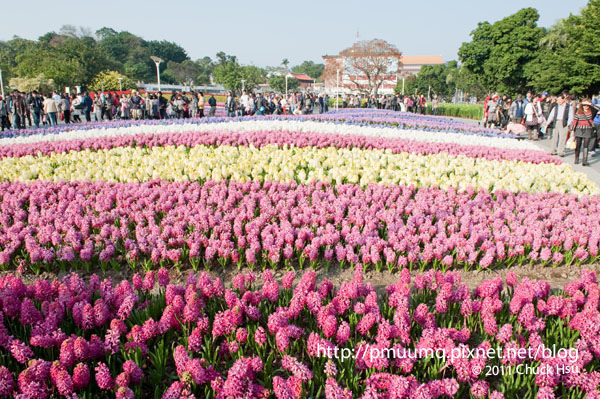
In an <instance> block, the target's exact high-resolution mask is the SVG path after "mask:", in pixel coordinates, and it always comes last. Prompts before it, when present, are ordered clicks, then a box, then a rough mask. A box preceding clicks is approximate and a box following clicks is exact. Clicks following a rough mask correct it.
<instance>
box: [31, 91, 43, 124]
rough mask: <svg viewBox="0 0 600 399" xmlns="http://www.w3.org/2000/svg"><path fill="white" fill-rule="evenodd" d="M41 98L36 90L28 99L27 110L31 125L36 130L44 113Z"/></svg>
mask: <svg viewBox="0 0 600 399" xmlns="http://www.w3.org/2000/svg"><path fill="white" fill-rule="evenodd" d="M41 97H42V96H41V94H40V93H38V92H37V90H34V91H33V93H32V94H31V97H30V99H29V109H30V110H31V113H32V117H33V124H34V125H35V127H36V128H39V127H40V121H41V120H42V114H43V112H44V100H42V98H41Z"/></svg>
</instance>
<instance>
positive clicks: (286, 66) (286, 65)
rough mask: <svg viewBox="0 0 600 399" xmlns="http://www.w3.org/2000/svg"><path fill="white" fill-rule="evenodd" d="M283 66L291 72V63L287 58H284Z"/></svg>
mask: <svg viewBox="0 0 600 399" xmlns="http://www.w3.org/2000/svg"><path fill="white" fill-rule="evenodd" d="M281 65H283V68H284V69H285V71H286V72H287V71H289V65H290V61H289V60H288V59H287V58H284V59H283V61H281Z"/></svg>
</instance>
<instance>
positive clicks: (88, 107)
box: [82, 91, 94, 122]
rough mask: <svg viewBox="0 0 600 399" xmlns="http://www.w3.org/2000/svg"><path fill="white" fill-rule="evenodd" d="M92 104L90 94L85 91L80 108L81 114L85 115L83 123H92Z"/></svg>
mask: <svg viewBox="0 0 600 399" xmlns="http://www.w3.org/2000/svg"><path fill="white" fill-rule="evenodd" d="M93 104H94V102H93V101H92V97H90V93H88V92H87V91H86V92H85V93H83V107H82V111H83V114H84V115H85V121H86V122H91V121H92V115H91V114H92V105H93Z"/></svg>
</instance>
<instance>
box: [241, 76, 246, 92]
mask: <svg viewBox="0 0 600 399" xmlns="http://www.w3.org/2000/svg"><path fill="white" fill-rule="evenodd" d="M245 83H246V79H242V92H244V91H246V84H245Z"/></svg>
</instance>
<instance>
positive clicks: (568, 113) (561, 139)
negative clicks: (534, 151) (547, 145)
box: [546, 95, 573, 157]
mask: <svg viewBox="0 0 600 399" xmlns="http://www.w3.org/2000/svg"><path fill="white" fill-rule="evenodd" d="M572 121H573V107H571V105H570V104H569V103H568V102H567V100H566V98H565V96H564V95H561V96H559V97H558V98H557V99H556V104H554V106H553V107H552V109H551V110H550V115H548V121H547V122H546V128H548V127H551V128H553V129H554V134H553V135H552V155H556V154H557V150H558V155H559V156H560V157H564V156H565V145H566V143H567V135H568V133H569V126H571V122H572Z"/></svg>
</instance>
